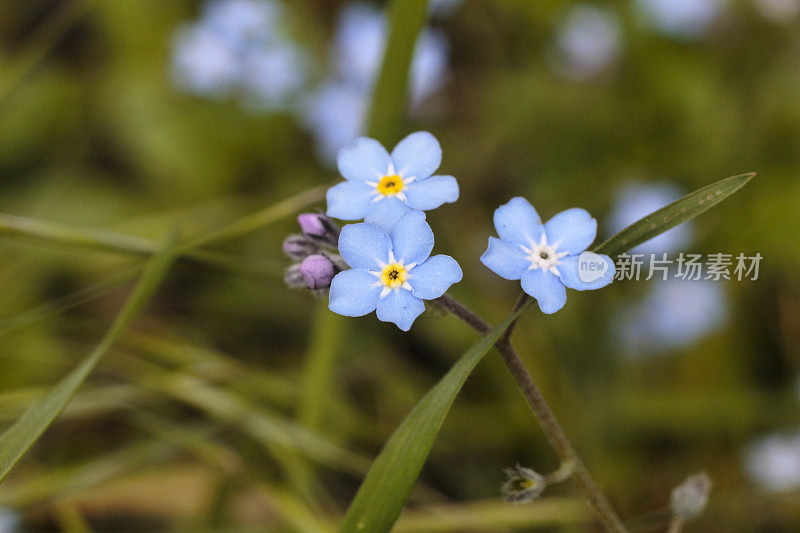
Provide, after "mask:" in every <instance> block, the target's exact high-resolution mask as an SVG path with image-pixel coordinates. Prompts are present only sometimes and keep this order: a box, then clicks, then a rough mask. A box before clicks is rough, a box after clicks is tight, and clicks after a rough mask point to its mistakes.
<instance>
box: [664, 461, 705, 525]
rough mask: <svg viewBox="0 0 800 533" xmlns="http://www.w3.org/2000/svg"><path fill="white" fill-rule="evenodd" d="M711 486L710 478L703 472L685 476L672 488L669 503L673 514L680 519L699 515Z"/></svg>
mask: <svg viewBox="0 0 800 533" xmlns="http://www.w3.org/2000/svg"><path fill="white" fill-rule="evenodd" d="M711 486H712V482H711V478H710V477H708V474H706V473H705V472H700V473H699V474H696V475H694V476H689V477H688V478H686V480H685V481H684V482H683V483H681V484H680V485H678V486H677V487H675V488H674V489H672V495H671V497H670V503H671V506H672V512H673V514H674V515H675V516H677V517H680V518H681V519H682V520H691V519H693V518H696V517H697V516H699V515H700V513H702V512H703V510H704V509H705V508H706V505H707V504H708V494H709V493H710V492H711Z"/></svg>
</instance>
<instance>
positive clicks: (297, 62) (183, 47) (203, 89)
mask: <svg viewBox="0 0 800 533" xmlns="http://www.w3.org/2000/svg"><path fill="white" fill-rule="evenodd" d="M285 26H286V21H285V17H284V13H283V6H282V4H281V3H279V2H276V1H275V0H214V1H212V2H209V3H207V4H206V6H205V9H204V10H203V14H202V17H201V18H200V20H199V21H198V22H197V23H195V24H193V25H190V26H184V27H182V28H181V29H179V30H178V32H177V34H176V38H175V42H174V46H173V58H172V68H173V73H174V77H175V81H176V84H177V85H178V86H179V87H181V88H183V89H185V90H188V91H190V92H192V93H194V94H197V95H202V96H215V97H220V96H227V95H231V94H234V93H235V94H238V95H241V96H242V98H243V101H244V103H246V104H247V105H248V106H249V107H251V108H254V109H259V110H263V109H268V110H276V109H281V108H284V107H286V106H288V105H290V103H291V102H292V101H293V99H294V96H295V95H296V94H297V93H298V92H299V90H300V89H301V88H302V87H303V85H304V84H305V82H306V80H307V77H308V62H307V59H306V56H305V54H304V52H303V51H302V50H301V49H300V48H299V47H298V46H297V45H296V44H295V43H293V42H292V41H291V40H290V39H289V38H288V37H287V36H286V35H285V34H284V31H283V28H284V27H285Z"/></svg>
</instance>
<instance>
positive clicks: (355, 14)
mask: <svg viewBox="0 0 800 533" xmlns="http://www.w3.org/2000/svg"><path fill="white" fill-rule="evenodd" d="M385 41H386V20H385V15H384V13H383V11H381V10H380V9H378V8H377V7H375V6H373V5H371V4H367V3H363V2H353V3H349V4H347V5H345V6H344V8H343V9H342V11H341V13H340V15H339V19H338V22H337V25H336V32H335V36H334V43H333V52H332V57H331V61H332V72H331V78H330V80H328V81H327V82H325V83H324V84H323V85H322V86H321V87H320V88H319V89H318V90H317V91H316V92H315V93H314V94H313V95H312V96H311V98H310V99H309V102H307V103H306V105H305V106H304V108H305V112H304V117H303V118H304V122H305V123H306V125H307V127H308V128H309V129H310V130H311V132H312V133H313V135H314V137H315V138H316V140H317V151H318V152H319V154H320V157H322V158H323V159H324V160H326V161H331V162H332V161H334V160H335V156H336V154H337V153H338V151H339V150H340V149H342V148H344V147H345V146H347V145H348V144H350V143H351V142H353V140H355V138H356V137H358V136H359V135H361V134H363V133H364V127H365V124H364V119H365V116H366V112H367V106H368V104H369V100H370V97H371V94H372V88H373V85H374V84H375V79H376V77H377V75H378V71H379V69H380V64H381V60H382V58H383V49H384V46H385ZM449 46H450V45H449V42H448V40H447V37H445V35H444V34H443V33H441V32H439V31H436V30H432V29H425V30H423V31H422V33H421V34H420V37H419V39H418V40H417V44H416V48H415V51H414V58H413V60H412V63H411V72H410V74H409V84H410V86H409V92H410V93H411V105H412V106H414V105H418V104H419V103H420V102H421V101H423V100H424V99H425V98H427V97H428V96H430V95H432V94H433V93H435V92H436V91H438V90H439V89H441V88H442V86H443V85H444V83H445V82H446V80H447V74H448V72H447V64H448V60H449V53H450V52H449Z"/></svg>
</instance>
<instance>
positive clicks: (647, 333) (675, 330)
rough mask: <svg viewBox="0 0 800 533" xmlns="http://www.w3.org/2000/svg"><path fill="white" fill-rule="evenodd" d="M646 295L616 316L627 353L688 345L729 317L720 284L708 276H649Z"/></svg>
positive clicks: (642, 353) (633, 353)
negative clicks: (705, 278)
mask: <svg viewBox="0 0 800 533" xmlns="http://www.w3.org/2000/svg"><path fill="white" fill-rule="evenodd" d="M648 283H650V284H651V286H650V287H649V292H648V293H647V295H646V296H645V298H644V299H643V300H642V301H641V302H639V303H638V304H635V305H633V306H631V307H629V308H628V309H626V310H625V311H624V312H623V314H622V315H620V316H619V317H618V318H617V323H616V326H617V334H618V336H619V337H620V342H621V344H622V346H624V347H625V351H626V353H627V354H628V355H630V356H638V355H647V354H657V353H659V352H663V351H666V350H671V349H680V348H685V347H687V346H690V345H692V344H694V343H695V342H697V341H698V340H700V339H701V338H703V337H704V336H706V335H708V334H710V333H712V332H713V331H715V330H717V329H719V328H721V327H722V326H723V325H724V324H725V323H726V321H727V318H728V302H727V298H726V295H725V290H724V286H723V284H721V283H720V282H714V281H710V280H683V279H677V278H668V279H667V280H657V281H656V280H652V281H650V282H648Z"/></svg>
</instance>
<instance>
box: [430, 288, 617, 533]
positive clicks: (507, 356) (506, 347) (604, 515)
mask: <svg viewBox="0 0 800 533" xmlns="http://www.w3.org/2000/svg"><path fill="white" fill-rule="evenodd" d="M526 300H527V296H526V295H524V294H523V295H522V296H521V297H520V299H519V300H518V301H517V308H518V307H519V306H521V305H523V304H524V303H525V301H526ZM436 301H437V302H438V303H439V304H441V305H442V307H444V308H445V309H447V310H448V311H449V312H451V313H452V314H453V315H455V316H457V317H458V318H460V319H461V320H463V321H464V322H465V323H466V324H467V325H468V326H470V327H471V328H473V329H474V330H476V331H477V332H479V333H480V334H482V335H485V334H486V333H487V332H488V331H489V330H490V329H491V325H490V324H489V323H487V322H486V321H485V320H483V319H482V318H481V317H479V316H478V315H476V314H475V313H473V312H472V311H471V310H470V309H468V308H467V307H466V306H464V305H463V304H462V303H461V302H459V301H458V300H456V299H455V298H453V297H452V296H450V295H449V294H445V295H444V296H442V297H441V298H438V299H437V300H436ZM513 327H514V325H513V324H512V325H511V327H509V328H508V330H507V331H506V333H505V334H504V335H503V337H501V338H500V339H499V340H498V341H497V343H496V344H495V348H496V349H497V351H498V352H499V353H500V357H502V359H503V362H504V363H505V364H506V366H507V367H508V369H509V370H510V371H511V375H512V376H513V377H514V380H515V381H516V382H517V385H519V388H520V390H521V391H522V394H523V395H524V396H525V399H526V400H527V401H528V405H529V406H530V408H531V410H532V411H533V414H534V415H535V416H536V420H537V421H538V422H539V426H541V428H542V431H544V433H545V435H546V436H547V439H548V440H549V441H550V444H551V445H552V446H553V448H554V449H555V450H556V452H557V453H558V456H559V458H560V459H561V462H562V463H570V464H572V465H573V470H572V473H571V476H572V478H573V479H574V480H575V483H576V484H577V485H578V487H579V488H580V490H581V492H582V493H583V495H584V497H585V498H586V500H587V501H588V502H589V504H590V505H591V506H592V509H594V511H595V514H596V515H597V518H598V519H599V520H600V521H601V522H602V523H603V525H604V526H605V528H606V529H607V530H608V531H613V532H615V533H621V532H626V531H627V529H626V528H625V525H624V524H623V523H622V520H620V518H619V516H617V513H616V512H615V511H614V509H613V508H612V507H611V504H610V503H608V500H607V499H606V498H605V496H603V493H602V492H600V489H599V488H598V487H597V484H596V483H595V482H594V479H592V476H591V474H589V471H588V470H587V469H586V466H585V465H584V464H583V462H582V461H581V460H580V457H578V453H577V452H576V451H575V448H574V447H573V446H572V443H571V442H570V441H569V439H568V438H567V435H566V434H565V433H564V430H563V429H562V428H561V425H560V424H559V423H558V420H557V419H556V417H555V415H554V414H553V411H552V410H551V409H550V406H549V405H547V402H546V401H545V399H544V396H542V393H541V391H540V390H539V388H538V387H537V386H536V383H535V382H534V381H533V378H532V377H531V374H530V372H528V369H527V368H525V365H524V363H523V362H522V360H521V359H520V358H519V355H518V354H517V351H516V350H515V349H514V347H513V346H511V342H510V336H511V330H512V329H513Z"/></svg>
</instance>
